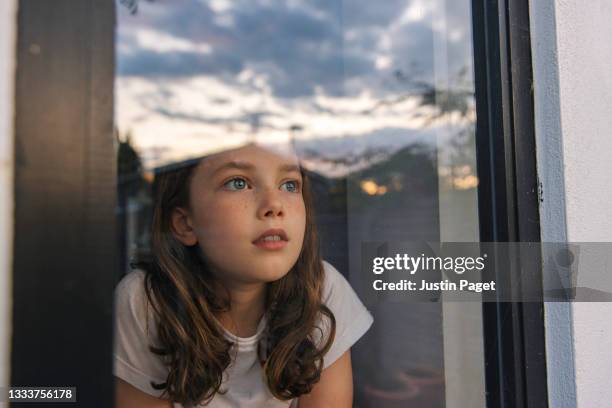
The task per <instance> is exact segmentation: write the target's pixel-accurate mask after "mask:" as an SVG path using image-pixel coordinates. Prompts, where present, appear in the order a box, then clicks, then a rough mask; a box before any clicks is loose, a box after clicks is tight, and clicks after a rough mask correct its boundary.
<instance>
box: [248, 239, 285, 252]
mask: <svg viewBox="0 0 612 408" xmlns="http://www.w3.org/2000/svg"><path fill="white" fill-rule="evenodd" d="M254 244H255V246H256V247H259V248H261V249H270V250H275V249H282V248H284V247H285V246H286V245H287V241H283V240H280V241H264V240H258V241H255V242H254Z"/></svg>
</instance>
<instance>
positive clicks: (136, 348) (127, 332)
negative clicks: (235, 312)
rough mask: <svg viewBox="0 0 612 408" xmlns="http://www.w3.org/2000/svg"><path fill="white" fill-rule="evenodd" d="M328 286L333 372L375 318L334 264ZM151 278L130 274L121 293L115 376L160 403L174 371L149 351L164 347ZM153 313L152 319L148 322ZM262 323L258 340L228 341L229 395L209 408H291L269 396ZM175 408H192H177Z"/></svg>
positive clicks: (328, 273)
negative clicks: (151, 300)
mask: <svg viewBox="0 0 612 408" xmlns="http://www.w3.org/2000/svg"><path fill="white" fill-rule="evenodd" d="M323 268H324V271H325V281H324V285H323V302H324V303H325V304H326V305H327V307H329V308H330V310H331V311H332V312H333V313H334V317H335V318H336V336H335V338H334V341H333V344H332V346H331V348H330V349H329V351H328V352H327V354H326V355H325V356H324V359H323V366H324V368H325V367H328V366H330V365H331V364H332V363H333V362H334V361H336V360H337V359H338V358H339V357H340V356H341V355H342V354H343V353H344V352H345V351H347V350H348V349H349V348H350V347H351V346H352V345H353V344H354V343H355V342H356V341H357V340H358V339H359V338H360V337H361V336H363V334H364V333H365V332H366V331H367V330H368V329H369V328H370V326H371V324H372V322H373V319H372V315H371V314H370V313H369V312H368V310H367V309H366V308H365V307H364V305H363V304H362V303H361V301H360V300H359V298H358V297H357V295H356V294H355V292H354V291H353V289H352V288H351V286H350V284H349V283H348V282H347V281H346V279H344V277H343V276H342V275H341V274H340V273H339V272H338V271H337V270H336V269H335V268H334V267H333V266H331V265H330V264H329V263H327V262H323ZM144 277H145V273H144V271H141V270H135V271H133V272H130V273H128V274H127V275H126V276H125V277H124V278H123V279H122V280H121V282H119V284H118V285H117V288H116V289H115V340H114V341H115V342H114V355H115V359H114V370H113V372H114V374H115V376H117V377H119V378H121V379H123V380H125V381H126V382H128V383H130V384H131V385H133V386H134V387H136V388H138V389H140V390H141V391H144V392H146V393H147V394H149V395H152V396H154V397H160V396H161V394H162V392H163V390H156V389H154V388H153V387H151V385H150V383H151V381H154V382H155V383H162V382H165V380H166V377H167V375H168V368H167V367H166V366H165V365H164V364H163V362H162V360H161V357H160V356H158V355H156V354H154V353H152V352H151V351H150V350H149V344H151V345H153V346H157V347H159V346H160V343H159V341H158V339H157V327H156V325H155V324H154V323H153V322H154V320H153V319H154V318H153V316H154V315H153V310H152V307H150V305H148V299H147V296H146V294H145V291H144ZM147 313H148V318H146V316H147ZM265 325H266V320H265V318H262V319H261V321H260V322H259V326H258V327H257V332H256V334H255V335H254V336H252V337H248V338H242V337H237V336H235V335H233V334H231V333H230V332H228V331H227V330H226V332H225V335H226V337H227V338H228V339H229V340H230V341H232V342H233V343H234V347H235V349H232V353H231V355H234V353H235V355H236V359H235V360H234V361H232V363H231V364H230V366H229V367H228V368H227V369H226V370H225V372H224V378H223V383H222V386H221V388H222V389H225V390H227V393H225V394H216V395H215V396H214V397H213V399H212V400H211V402H210V403H209V404H208V405H207V407H210V408H229V407H232V408H234V407H249V408H250V407H253V408H256V407H266V408H275V407H289V406H292V402H293V405H295V400H293V401H280V400H278V399H276V398H275V397H274V396H273V395H272V394H271V393H270V391H269V390H268V388H267V386H266V384H265V380H264V376H263V370H262V368H261V366H260V364H259V360H258V358H257V343H258V341H259V339H260V338H261V336H262V334H263V331H264V329H265ZM173 406H174V407H175V408H179V407H180V408H190V407H191V406H189V407H188V406H185V407H183V405H181V404H179V403H174V405H173ZM200 406H204V405H197V407H200Z"/></svg>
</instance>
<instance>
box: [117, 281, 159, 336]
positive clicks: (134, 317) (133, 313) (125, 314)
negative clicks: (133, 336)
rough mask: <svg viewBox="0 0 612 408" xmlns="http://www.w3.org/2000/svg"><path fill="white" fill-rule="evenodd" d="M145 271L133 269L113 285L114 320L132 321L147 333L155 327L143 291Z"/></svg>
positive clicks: (119, 321) (120, 321)
mask: <svg viewBox="0 0 612 408" xmlns="http://www.w3.org/2000/svg"><path fill="white" fill-rule="evenodd" d="M145 277H146V272H145V271H144V270H142V269H134V270H132V271H130V272H128V273H127V274H126V275H125V276H124V277H123V278H121V280H120V281H119V283H118V284H117V286H116V287H115V293H114V296H115V322H116V323H119V324H120V323H133V324H135V325H137V326H138V328H139V329H140V330H141V331H142V332H143V333H147V334H151V332H152V331H153V330H154V329H155V327H154V325H153V324H152V323H153V320H154V318H153V313H152V309H151V305H150V303H149V300H148V298H147V295H146V292H145Z"/></svg>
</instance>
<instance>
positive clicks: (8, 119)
mask: <svg viewBox="0 0 612 408" xmlns="http://www.w3.org/2000/svg"><path fill="white" fill-rule="evenodd" d="M16 12H17V0H1V1H0V387H2V386H6V385H8V382H9V373H10V367H9V364H10V355H11V354H10V340H11V305H12V294H11V292H10V288H11V286H12V279H11V278H12V266H13V112H14V110H13V105H14V92H13V90H14V78H15V41H16V23H17V15H16ZM3 405H4V404H3V403H2V402H0V406H3Z"/></svg>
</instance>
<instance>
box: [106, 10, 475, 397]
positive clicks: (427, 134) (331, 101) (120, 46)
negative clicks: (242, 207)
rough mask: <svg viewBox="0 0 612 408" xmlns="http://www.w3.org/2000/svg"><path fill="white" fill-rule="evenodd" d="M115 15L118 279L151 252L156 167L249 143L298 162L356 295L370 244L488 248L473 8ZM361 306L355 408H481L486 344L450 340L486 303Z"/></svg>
mask: <svg viewBox="0 0 612 408" xmlns="http://www.w3.org/2000/svg"><path fill="white" fill-rule="evenodd" d="M119 3H120V6H119V7H118V9H119V15H118V34H117V79H116V101H117V106H116V123H117V127H118V130H117V139H118V142H119V198H120V199H119V214H120V217H121V225H122V226H123V231H122V235H121V237H122V240H123V241H122V242H121V243H120V245H121V250H122V261H123V264H124V265H125V266H126V267H127V264H128V263H129V260H130V259H132V258H133V257H134V256H136V255H138V254H139V253H140V252H143V251H145V252H146V251H147V250H148V247H149V236H148V232H147V231H148V223H149V219H150V208H151V198H150V197H151V191H150V189H151V183H152V180H153V177H154V174H155V172H156V169H159V168H161V167H163V166H166V165H168V164H171V163H180V162H183V161H186V160H189V159H192V158H196V157H201V156H204V155H206V154H210V153H213V152H219V151H223V150H225V149H229V148H233V147H237V146H241V145H244V144H247V143H250V142H258V143H263V144H270V145H286V146H289V147H290V148H291V149H293V150H294V151H296V152H297V154H298V156H299V157H300V161H301V163H302V165H303V166H304V167H305V169H306V170H307V171H308V174H309V175H310V179H311V181H312V188H313V190H314V194H315V197H317V198H316V200H315V202H316V207H317V215H318V224H319V230H320V235H321V246H322V250H323V253H324V257H325V259H327V260H328V261H329V262H330V263H331V264H333V265H335V266H336V268H338V270H340V271H341V272H342V273H343V274H344V275H345V276H346V277H347V279H348V280H349V281H350V282H351V284H352V285H353V287H354V289H355V290H356V291H357V293H359V292H360V291H361V290H363V288H362V287H361V285H364V284H365V282H360V281H359V275H360V273H359V271H360V268H361V265H360V264H359V262H360V245H361V242H363V241H420V240H430V241H440V240H442V241H478V218H477V216H478V214H477V206H476V188H477V184H478V180H477V177H476V164H475V139H474V122H475V107H474V105H475V104H474V97H473V95H474V86H473V67H472V49H471V31H470V28H471V20H470V18H471V17H470V2H469V1H467V0H462V1H444V0H435V1H423V0H403V1H400V0H388V1H384V2H371V1H365V0H350V1H341V2H340V1H330V0H325V1H323V0H315V1H301V0H294V1H275V0H261V1H254V0H249V1H239V0H238V1H234V0H233V1H229V0H210V1H204V0H202V1H196V0H189V1H188V0H185V1H180V2H170V1H162V0H149V1H140V2H138V1H137V0H121V1H120V2H119ZM368 307H369V308H370V310H371V311H372V313H373V315H374V319H375V323H374V326H373V327H372V329H370V331H369V332H368V333H367V334H366V336H365V337H364V338H363V339H362V340H361V341H360V342H359V343H358V345H357V346H356V347H355V348H354V349H353V367H354V370H353V371H354V378H355V406H358V407H374V406H375V407H412V406H414V407H443V406H447V407H452V406H456V407H459V406H481V405H482V406H484V402H483V401H484V389H483V387H484V385H483V380H482V370H483V367H482V360H483V356H482V347H481V342H482V337H481V333H479V332H477V331H471V332H469V333H462V334H461V335H458V334H457V333H459V332H460V331H461V330H462V328H464V329H463V330H465V327H475V328H477V327H479V324H480V320H479V319H480V314H479V313H480V312H479V309H478V307H476V308H473V307H472V308H471V309H469V310H468V309H465V310H463V311H462V312H457V310H449V309H448V307H449V306H448V305H444V306H443V305H442V304H421V305H415V304H410V305H406V304H402V303H394V302H379V303H378V304H375V305H368ZM452 307H453V306H452V305H451V308H452ZM461 307H462V308H469V306H464V305H462V306H461ZM474 333H475V334H474ZM458 339H459V340H461V341H459V340H458ZM451 340H452V341H451ZM455 340H457V341H455ZM461 355H463V358H464V359H466V358H467V360H469V361H463V362H462V361H460V360H459V356H461ZM466 356H468V357H466ZM462 365H463V366H464V367H463V368H464V369H466V368H465V367H467V374H464V377H463V379H460V378H459V377H461V376H460V375H458V373H456V372H455V371H456V370H458V369H460V366H462ZM449 367H452V371H451V372H449V371H448V370H449ZM461 381H464V382H461ZM465 381H467V382H465ZM470 381H471V382H470ZM466 387H467V388H468V389H471V390H472V393H471V394H472V395H471V396H467V395H464V394H466V393H465V392H462V391H461V390H462V389H463V388H466ZM474 390H476V392H474ZM478 391H480V392H478ZM474 395H475V396H474ZM453 401H454V402H453ZM462 401H463V402H462Z"/></svg>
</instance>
